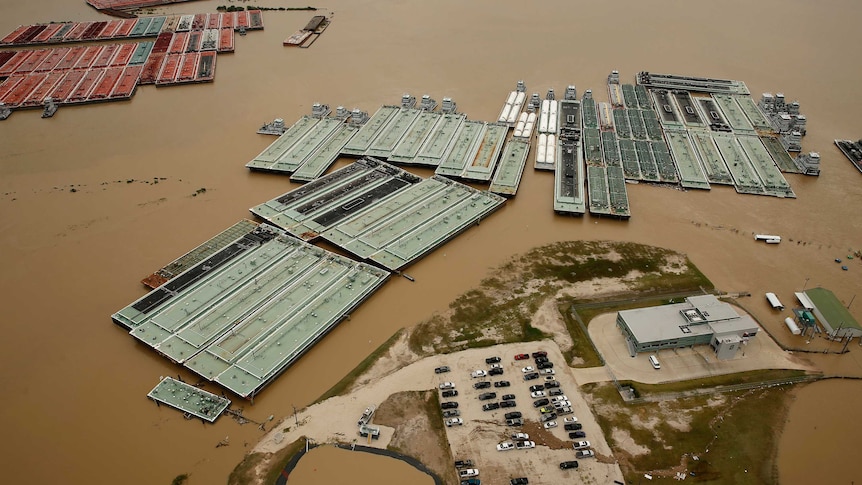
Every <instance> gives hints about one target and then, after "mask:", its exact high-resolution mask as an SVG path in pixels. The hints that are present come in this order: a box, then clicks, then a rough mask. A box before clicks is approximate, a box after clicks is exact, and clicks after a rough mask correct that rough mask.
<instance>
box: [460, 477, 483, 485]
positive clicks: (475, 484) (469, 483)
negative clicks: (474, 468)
mask: <svg viewBox="0 0 862 485" xmlns="http://www.w3.org/2000/svg"><path fill="white" fill-rule="evenodd" d="M481 483H482V482H481V481H480V480H479V479H478V478H468V479H466V480H461V485H481Z"/></svg>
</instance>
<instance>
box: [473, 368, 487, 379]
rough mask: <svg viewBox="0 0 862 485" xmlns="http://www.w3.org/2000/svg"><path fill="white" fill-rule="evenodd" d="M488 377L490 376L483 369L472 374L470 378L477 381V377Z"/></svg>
mask: <svg viewBox="0 0 862 485" xmlns="http://www.w3.org/2000/svg"><path fill="white" fill-rule="evenodd" d="M487 375H488V373H487V372H485V371H483V370H482V369H478V370H474V371H473V372H472V373H471V374H470V377H472V378H474V379H475V378H477V377H485V376H487Z"/></svg>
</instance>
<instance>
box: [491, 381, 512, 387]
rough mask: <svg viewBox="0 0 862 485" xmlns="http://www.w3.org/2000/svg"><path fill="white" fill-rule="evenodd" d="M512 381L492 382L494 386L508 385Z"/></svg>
mask: <svg viewBox="0 0 862 485" xmlns="http://www.w3.org/2000/svg"><path fill="white" fill-rule="evenodd" d="M511 385H512V383H511V382H509V381H497V382H495V383H494V387H509V386H511Z"/></svg>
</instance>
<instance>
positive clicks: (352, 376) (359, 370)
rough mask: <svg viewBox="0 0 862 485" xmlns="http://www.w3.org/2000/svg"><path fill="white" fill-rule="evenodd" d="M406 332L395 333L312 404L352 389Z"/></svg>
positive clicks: (402, 330)
mask: <svg viewBox="0 0 862 485" xmlns="http://www.w3.org/2000/svg"><path fill="white" fill-rule="evenodd" d="M403 332H404V329H401V330H399V331H397V332H395V333H394V334H393V335H392V336H391V337H389V340H387V341H385V342H383V344H381V345H380V347H377V348H376V349H375V350H374V352H372V353H371V354H370V355H369V356H368V357H366V358H365V359H364V360H363V361H362V362H360V363H359V365H357V366H356V367H354V368H353V370H352V371H350V372H348V373H347V375H345V376H344V377H343V378H342V379H341V380H340V381H338V382H337V383H336V384H335V385H334V386H332V387H331V388H330V389H329V390H328V391H326V392H325V393H323V395H322V396H320V397H319V398H317V400H316V401H314V402H313V403H312V404H317V403H319V402H322V401H325V400H327V399H329V398H330V397H332V396H338V395H340V394H343V393H344V391H346V390H347V389H349V388H350V386H352V385H353V383H354V382H355V381H356V379H357V378H358V377H359V376H361V375H362V374H363V373H364V372H365V371H366V370H368V368H370V367H371V366H372V365H373V364H374V362H376V361H377V359H379V358H380V356H381V355H383V354H384V353H386V352H388V351H389V349H390V348H391V347H392V345H393V344H394V343H395V342H396V341H397V340H398V338H399V337H400V336H401V334H402V333H403Z"/></svg>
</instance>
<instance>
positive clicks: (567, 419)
mask: <svg viewBox="0 0 862 485" xmlns="http://www.w3.org/2000/svg"><path fill="white" fill-rule="evenodd" d="M563 422H564V423H577V422H578V418H577V417H575V416H570V417H568V418H566V419H564V420H563Z"/></svg>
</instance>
